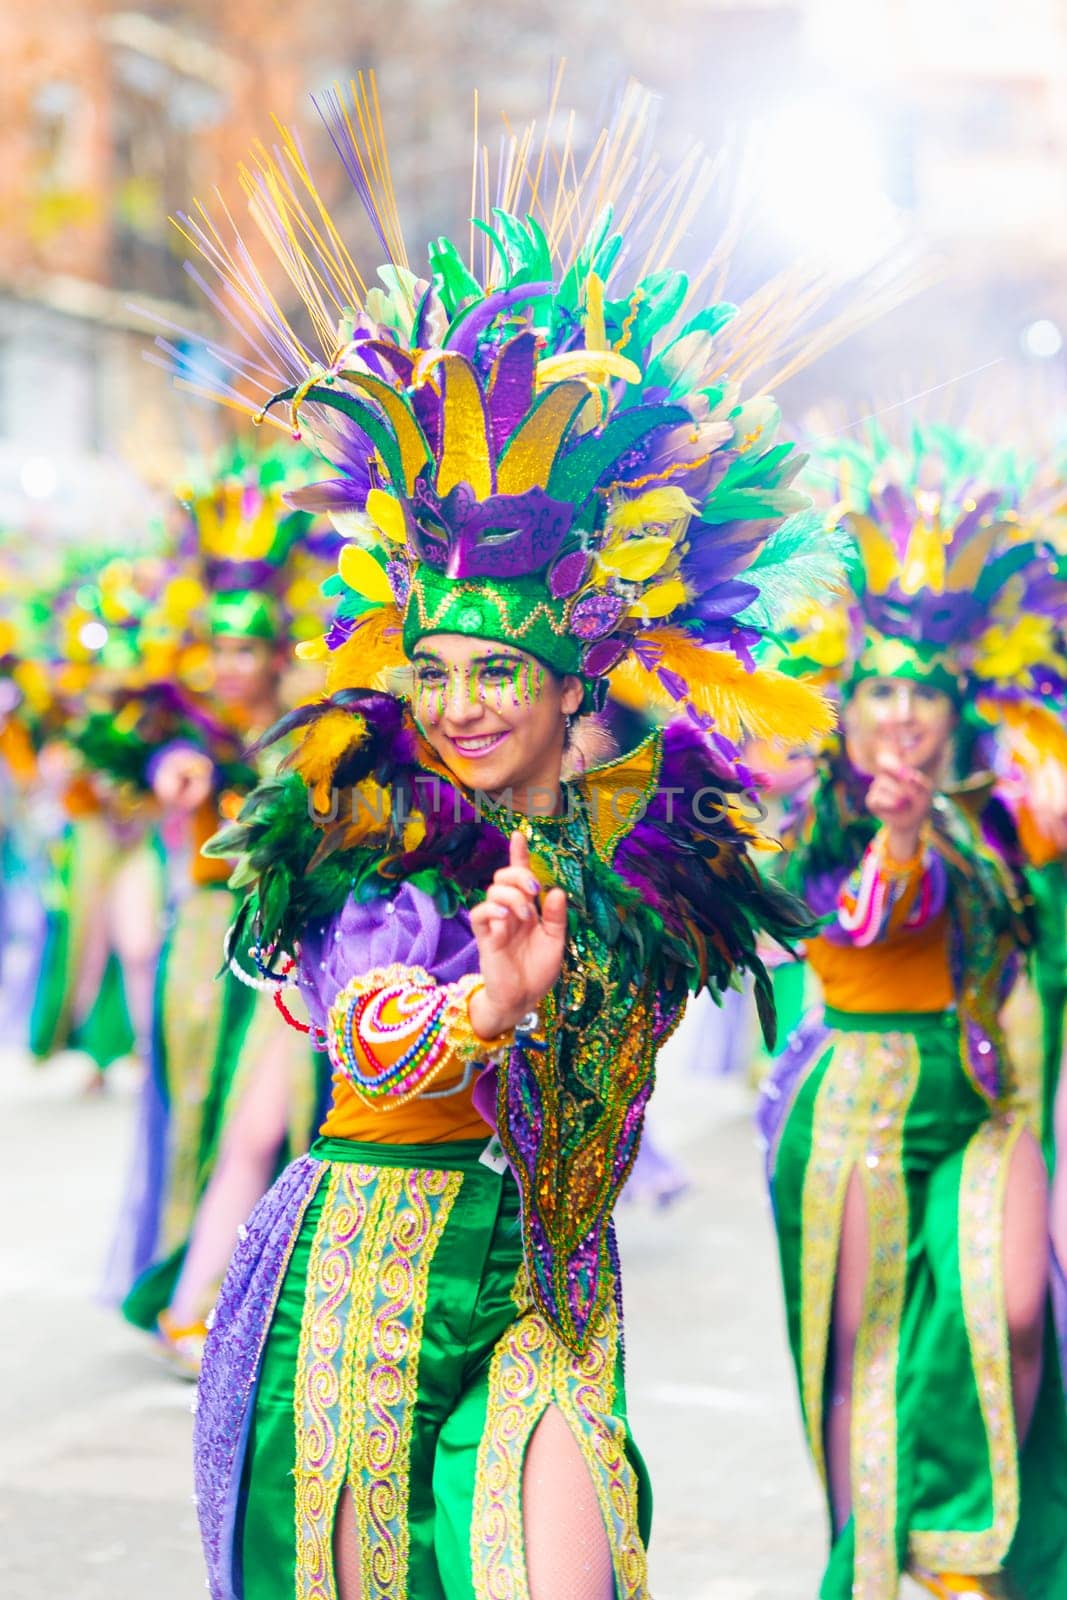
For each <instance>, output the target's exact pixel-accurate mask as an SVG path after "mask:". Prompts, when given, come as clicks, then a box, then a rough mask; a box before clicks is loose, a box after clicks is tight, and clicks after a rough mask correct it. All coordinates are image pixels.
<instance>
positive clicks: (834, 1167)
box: [800, 1033, 864, 1487]
mask: <svg viewBox="0 0 1067 1600" xmlns="http://www.w3.org/2000/svg"><path fill="white" fill-rule="evenodd" d="M863 1039H864V1036H863V1035H862V1034H854V1033H853V1034H844V1035H838V1036H837V1038H836V1039H835V1040H834V1043H833V1048H832V1053H831V1056H830V1060H829V1062H828V1063H827V1066H826V1071H825V1074H824V1076H823V1081H822V1083H821V1084H820V1085H819V1088H818V1091H817V1093H816V1096H815V1106H814V1109H813V1113H812V1125H811V1155H810V1156H809V1158H808V1164H807V1170H806V1171H805V1174H804V1190H803V1194H802V1196H801V1235H800V1236H801V1285H802V1287H801V1304H800V1372H801V1402H802V1406H803V1411H804V1427H805V1430H806V1432H807V1435H808V1448H809V1449H810V1451H811V1454H812V1459H813V1461H814V1463H815V1468H816V1471H817V1472H818V1474H819V1477H820V1478H821V1479H822V1482H823V1485H824V1487H825V1485H826V1482H827V1477H826V1452H825V1446H824V1443H823V1388H824V1382H825V1376H826V1350H827V1344H828V1340H829V1331H830V1311H831V1307H832V1305H833V1298H834V1278H835V1276H836V1272H837V1256H838V1250H839V1247H840V1241H841V1218H842V1215H843V1212H844V1206H845V1191H846V1189H847V1187H848V1180H849V1176H850V1171H851V1168H850V1166H849V1164H848V1162H847V1160H846V1157H847V1156H848V1155H849V1153H850V1151H851V1153H852V1155H853V1156H855V1147H856V1145H857V1143H858V1139H857V1135H856V1131H855V1110H856V1105H857V1102H858V1097H859V1077H860V1073H861V1070H862V1045H863Z"/></svg>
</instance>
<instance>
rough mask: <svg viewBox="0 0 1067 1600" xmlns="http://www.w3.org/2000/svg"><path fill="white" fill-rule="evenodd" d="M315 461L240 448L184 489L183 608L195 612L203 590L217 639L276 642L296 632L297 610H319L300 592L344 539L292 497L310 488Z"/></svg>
mask: <svg viewBox="0 0 1067 1600" xmlns="http://www.w3.org/2000/svg"><path fill="white" fill-rule="evenodd" d="M313 459H314V458H313V457H312V456H311V455H310V453H309V452H307V451H299V450H293V449H289V450H279V449H273V450H250V449H248V448H247V447H245V446H244V445H241V444H236V445H234V446H233V447H231V448H230V449H229V450H228V451H227V452H226V453H225V454H223V455H222V456H220V458H219V459H218V460H217V461H216V462H215V463H214V464H213V465H212V467H211V468H210V469H209V470H207V471H206V472H203V473H202V474H201V475H200V476H199V477H196V478H194V479H192V480H191V481H189V482H187V483H185V484H182V485H180V486H179V487H178V488H177V490H176V494H177V498H178V499H179V501H180V502H181V503H182V504H183V505H184V506H185V508H186V511H187V513H188V519H187V523H186V526H185V528H184V530H183V532H182V534H181V536H180V538H179V547H178V552H177V559H178V570H177V571H176V578H177V582H178V587H179V589H180V596H179V599H178V600H177V601H176V602H175V603H176V604H179V609H186V610H187V611H189V610H193V609H195V607H194V606H193V604H192V602H193V600H194V598H195V597H194V596H193V591H192V587H191V586H192V585H199V587H200V589H201V591H202V592H203V595H204V597H205V599H206V623H207V629H208V631H209V632H210V633H213V634H219V633H228V634H239V635H242V636H245V637H254V638H262V639H270V640H276V639H278V638H279V636H282V637H284V636H286V635H287V634H288V632H289V628H290V623H291V620H292V615H293V613H294V612H297V611H299V610H301V609H302V610H304V611H306V610H308V609H309V608H312V607H313V602H312V601H310V600H309V598H308V596H307V594H306V593H303V591H302V589H301V590H299V591H298V592H297V593H295V594H294V593H293V592H292V590H293V586H294V584H295V583H297V582H298V581H301V580H302V579H303V578H304V577H306V576H307V575H308V571H309V564H310V565H311V566H312V567H313V564H314V562H315V561H316V560H318V561H319V562H322V561H324V560H325V559H326V557H327V553H328V552H331V551H332V552H334V553H335V552H336V546H337V543H338V541H337V538H336V535H334V534H333V531H332V529H331V528H330V526H329V524H328V522H326V519H325V518H321V517H320V518H317V519H316V518H315V517H314V516H313V515H311V514H310V513H309V512H307V511H302V510H298V509H294V508H293V507H292V506H290V505H289V504H287V502H286V498H285V497H286V494H287V492H288V491H291V490H295V489H296V488H297V487H298V486H299V485H302V484H304V483H306V482H307V479H308V476H309V471H308V469H309V466H310V464H311V462H312V461H313ZM298 566H299V568H300V572H299V574H298V573H297V570H296V569H297V567H298ZM323 576H325V573H323ZM179 602H180V603H179ZM300 636H301V637H302V636H303V634H301V635H300Z"/></svg>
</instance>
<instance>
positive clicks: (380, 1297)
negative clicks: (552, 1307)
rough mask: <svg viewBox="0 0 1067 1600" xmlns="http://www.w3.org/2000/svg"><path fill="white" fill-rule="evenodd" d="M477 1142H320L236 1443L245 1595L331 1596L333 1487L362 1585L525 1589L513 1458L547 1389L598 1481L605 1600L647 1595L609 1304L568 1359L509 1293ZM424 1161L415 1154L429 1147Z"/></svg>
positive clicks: (497, 1198)
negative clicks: (585, 1343)
mask: <svg viewBox="0 0 1067 1600" xmlns="http://www.w3.org/2000/svg"><path fill="white" fill-rule="evenodd" d="M483 1148H484V1147H483V1146H482V1145H481V1144H452V1145H431V1146H421V1147H400V1146H389V1145H357V1144H354V1143H351V1142H349V1141H345V1140H326V1139H320V1140H319V1141H317V1143H316V1144H315V1146H314V1147H313V1151H312V1153H313V1154H314V1155H316V1156H318V1157H320V1158H321V1159H322V1161H323V1173H322V1177H321V1180H320V1182H319V1185H318V1188H317V1190H316V1193H315V1196H314V1198H313V1199H312V1201H311V1203H310V1205H309V1206H308V1208H307V1210H306V1212H305V1213H304V1217H303V1221H302V1224H301V1226H300V1229H299V1233H298V1235H297V1238H296V1240H295V1242H294V1245H293V1248H292V1254H291V1256H290V1260H289V1266H288V1270H287V1272H286V1276H285V1279H284V1281H283V1284H282V1288H281V1292H280V1295H279V1298H278V1301H277V1304H276V1308H275V1312H274V1317H273V1321H272V1323H271V1327H270V1332H269V1334H268V1338H267V1343H266V1348H265V1354H264V1359H263V1363H262V1368H261V1374H260V1379H259V1384H258V1388H257V1392H256V1397H255V1404H254V1411H253V1417H252V1423H251V1431H250V1434H249V1440H248V1448H247V1452H246V1457H245V1467H244V1476H243V1480H242V1510H241V1519H240V1522H239V1530H238V1539H239V1547H240V1552H241V1569H242V1576H243V1589H242V1592H243V1595H244V1597H245V1600H313V1597H314V1600H318V1597H322V1600H325V1597H327V1596H332V1595H333V1593H334V1589H333V1586H332V1576H331V1574H332V1539H333V1529H334V1523H335V1520H336V1513H337V1504H338V1500H339V1498H340V1495H341V1493H342V1491H343V1490H344V1489H345V1488H347V1489H348V1490H349V1491H350V1492H351V1494H352V1496H353V1501H354V1509H355V1512H356V1521H357V1525H358V1529H359V1541H360V1551H359V1566H360V1581H361V1593H362V1600H386V1597H388V1600H406V1597H410V1600H491V1597H493V1596H496V1595H499V1594H504V1593H507V1594H509V1595H514V1596H515V1597H516V1600H520V1597H521V1596H523V1595H525V1593H526V1581H525V1563H524V1558H523V1547H522V1527H523V1524H522V1501H521V1484H522V1465H523V1459H524V1453H525V1449H526V1445H527V1444H528V1442H529V1439H530V1437H531V1435H532V1433H533V1430H534V1428H535V1426H536V1424H537V1422H538V1420H539V1419H540V1417H541V1415H542V1414H543V1413H544V1411H545V1409H546V1407H547V1406H548V1405H556V1406H558V1407H559V1408H560V1410H561V1411H562V1413H563V1415H564V1417H565V1419H566V1421H567V1422H568V1424H569V1426H570V1428H571V1431H572V1433H573V1434H574V1436H575V1438H576V1439H577V1441H578V1444H579V1447H580V1449H581V1451H582V1454H583V1458H584V1459H585V1461H586V1463H587V1465H588V1467H589V1470H590V1474H591V1477H592V1480H593V1483H594V1486H595V1488H596V1492H597V1495H598V1499H599V1503H600V1506H601V1511H602V1515H603V1517H604V1520H605V1525H606V1527H607V1531H608V1535H609V1540H610V1543H611V1548H612V1551H613V1557H614V1562H615V1571H616V1594H617V1597H618V1600H645V1596H646V1594H647V1580H646V1575H645V1571H646V1569H645V1543H646V1540H647V1534H648V1524H649V1518H650V1495H649V1490H648V1483H647V1479H646V1476H645V1472H644V1468H643V1465H642V1463H641V1460H640V1457H639V1456H638V1455H637V1452H636V1450H635V1449H634V1446H633V1443H632V1440H631V1438H630V1434H629V1428H628V1424H627V1420H626V1409H625V1397H624V1391H623V1374H622V1359H621V1343H620V1338H619V1327H618V1318H617V1313H616V1310H615V1307H614V1305H612V1306H611V1307H610V1308H609V1310H608V1311H607V1312H605V1313H603V1314H602V1315H601V1317H600V1319H599V1322H598V1324H597V1326H596V1328H595V1330H594V1337H593V1339H592V1341H591V1344H590V1348H589V1350H588V1351H587V1352H586V1354H585V1355H584V1356H582V1357H579V1356H576V1355H574V1354H572V1353H571V1352H570V1351H569V1350H567V1349H566V1348H565V1347H564V1346H563V1345H562V1344H561V1343H560V1341H559V1340H558V1339H557V1338H556V1336H555V1334H554V1333H553V1332H552V1330H551V1329H550V1328H549V1327H548V1325H547V1324H546V1323H545V1321H544V1319H543V1318H542V1317H541V1316H540V1314H539V1313H538V1312H536V1311H535V1310H534V1309H533V1308H532V1306H531V1304H530V1301H529V1297H528V1294H527V1293H526V1291H525V1288H524V1269H523V1265H522V1248H521V1240H520V1233H519V1214H518V1191H517V1189H516V1186H515V1184H514V1182H513V1180H512V1178H511V1176H510V1174H508V1173H504V1174H499V1173H497V1172H495V1171H493V1170H491V1169H490V1168H489V1167H487V1166H486V1165H484V1164H483V1163H482V1162H481V1161H480V1159H479V1158H480V1156H481V1154H482V1150H483ZM431 1162H432V1163H433V1165H429V1163H431Z"/></svg>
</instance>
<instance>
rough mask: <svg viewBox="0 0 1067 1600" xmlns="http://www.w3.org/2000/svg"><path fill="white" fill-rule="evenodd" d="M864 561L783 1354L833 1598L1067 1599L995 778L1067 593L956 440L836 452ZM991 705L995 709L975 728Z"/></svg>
mask: <svg viewBox="0 0 1067 1600" xmlns="http://www.w3.org/2000/svg"><path fill="white" fill-rule="evenodd" d="M818 464H819V466H820V468H821V469H822V470H823V472H825V473H829V474H831V475H834V474H836V476H835V482H836V484H837V486H838V489H839V492H840V505H839V509H840V510H841V511H842V512H843V513H844V515H845V520H846V525H847V527H848V528H849V529H850V530H851V531H852V532H853V534H854V536H855V539H856V542H857V560H856V565H855V569H854V574H853V580H852V587H851V593H850V595H849V597H848V610H847V614H844V613H842V615H841V616H840V617H835V616H833V615H832V614H831V615H830V616H829V617H818V618H814V617H813V628H812V631H811V632H810V633H809V634H807V635H801V637H800V638H799V639H798V640H797V641H796V645H795V654H796V658H797V661H798V664H803V666H804V667H805V668H807V669H809V670H810V668H811V666H812V664H813V660H814V658H815V656H816V655H817V654H822V655H823V657H824V658H825V646H826V629H827V626H830V627H831V629H832V631H833V636H834V637H835V638H836V639H837V640H838V641H839V643H840V645H841V646H842V650H841V654H840V655H839V658H838V662H837V670H838V675H839V680H840V683H841V694H842V701H843V724H844V737H843V739H842V740H841V742H840V743H839V744H836V745H835V746H834V747H833V748H832V749H831V750H830V751H829V752H828V754H827V755H826V756H825V757H824V759H823V760H822V762H821V763H820V767H819V771H818V773H817V776H816V779H815V782H814V786H813V788H812V790H811V793H810V794H809V795H808V797H807V801H806V805H805V806H804V807H803V808H802V810H801V812H800V814H799V816H798V818H797V820H796V823H795V828H794V830H793V833H792V839H791V843H792V849H793V855H792V858H791V861H790V871H789V875H788V880H787V881H789V882H791V884H792V885H793V886H794V887H796V888H798V889H801V890H803V892H804V893H805V895H806V896H807V898H808V900H809V903H810V904H811V906H812V908H813V910H814V911H816V912H817V913H819V914H820V915H824V916H827V917H828V918H829V919H830V920H829V921H828V923H827V924H826V926H825V927H824V928H823V929H822V930H821V931H820V933H819V935H818V937H816V938H815V939H812V940H810V941H809V943H808V954H809V960H810V962H811V965H812V967H813V968H814V970H815V972H816V974H817V976H818V977H819V979H820V981H821V983H822V987H823V991H824V994H825V1011H824V1015H823V1023H824V1027H823V1029H822V1030H821V1031H819V1032H817V1033H816V1034H815V1035H814V1037H813V1038H811V1037H809V1038H808V1039H807V1040H806V1044H807V1048H806V1049H792V1050H788V1051H786V1052H785V1054H784V1055H783V1056H782V1057H781V1058H780V1060H779V1062H778V1064H777V1068H776V1072H775V1074H774V1075H773V1077H772V1079H771V1081H770V1082H769V1084H768V1086H767V1090H766V1096H765V1099H764V1103H763V1106H762V1108H761V1119H762V1124H763V1129H764V1132H765V1134H766V1135H767V1138H768V1141H769V1150H768V1163H769V1173H770V1183H771V1193H772V1197H773V1202H774V1215H775V1221H776V1226H777V1231H778V1242H779V1249H780V1255H781V1264H782V1275H783V1283H784V1288H785V1297H786V1310H787V1319H788V1329H789V1338H790V1344H791V1347H792V1351H793V1357H794V1361H795V1364H796V1372H797V1381H798V1385H799V1389H800V1397H801V1405H802V1410H803V1416H804V1424H805V1428H806V1432H807V1436H808V1443H809V1446H810V1449H811V1452H812V1455H813V1457H814V1459H815V1462H816V1465H817V1467H818V1469H819V1473H820V1476H821V1477H822V1480H823V1483H824V1486H825V1490H826V1495H827V1504H828V1513H829V1518H830V1525H831V1534H832V1546H831V1554H830V1560H829V1564H828V1566H827V1569H826V1572H825V1575H824V1577H823V1581H822V1586H821V1588H820V1595H821V1596H823V1597H824V1600H846V1597H860V1600H888V1597H890V1596H893V1595H895V1594H896V1593H897V1585H898V1581H899V1576H900V1574H901V1573H902V1572H904V1571H905V1570H907V1571H909V1572H910V1573H911V1574H912V1575H913V1576H914V1577H915V1578H916V1580H917V1581H918V1582H919V1583H920V1584H921V1585H922V1586H923V1587H924V1588H925V1589H927V1590H928V1591H929V1592H930V1593H932V1594H936V1595H941V1596H949V1595H957V1594H967V1595H976V1596H977V1595H999V1594H1000V1593H1001V1592H1002V1591H1001V1589H1000V1588H999V1587H998V1584H999V1583H1000V1582H1001V1576H1000V1575H1003V1578H1004V1579H1005V1580H1006V1581H1007V1582H1008V1584H1009V1586H1010V1592H1011V1593H1012V1594H1013V1595H1015V1594H1018V1595H1020V1596H1023V1597H1034V1600H1037V1597H1039V1596H1046V1595H1053V1594H1058V1593H1059V1592H1060V1591H1061V1590H1063V1591H1064V1592H1065V1593H1067V1413H1065V1410H1064V1400H1063V1391H1062V1386H1061V1380H1060V1373H1059V1368H1058V1364H1057V1362H1056V1360H1055V1352H1054V1344H1053V1342H1052V1339H1051V1318H1050V1316H1049V1293H1048V1290H1049V1238H1048V1175H1047V1170H1046V1165H1045V1161H1044V1157H1043V1154H1042V1150H1041V1144H1040V1139H1039V1127H1040V1108H1039V1104H1038V1095H1037V1093H1036V1086H1035V1085H1034V1084H1032V1083H1024V1082H1020V1081H1019V1080H1018V1078H1017V1076H1016V1074H1015V1071H1014V1066H1013V1061H1012V1057H1011V1054H1010V1049H1009V1042H1008V1041H1006V1040H1005V1038H1004V1037H1003V1034H1002V1032H1001V1028H1000V1025H999V1021H998V1015H999V1012H1000V1008H1001V1006H1002V1004H1003V1001H1004V999H1005V998H1006V995H1007V993H1008V992H1009V990H1010V988H1011V984H1012V981H1013V975H1014V974H1015V973H1016V971H1017V970H1018V966H1019V961H1020V959H1021V957H1022V955H1023V954H1024V953H1025V952H1026V951H1027V950H1028V949H1030V948H1031V946H1032V943H1033V938H1034V922H1033V915H1032V907H1031V905H1030V903H1029V898H1028V895H1027V891H1026V883H1025V879H1024V877H1023V873H1022V858H1021V854H1020V851H1019V848H1018V842H1017V838H1016V834H1015V830H1014V828H1013V826H1012V822H1011V818H1010V816H1009V815H1008V813H1007V811H1006V810H1005V808H1004V806H1003V805H1002V804H1001V803H1000V802H999V801H998V799H997V798H996V797H995V795H994V793H993V781H992V778H991V776H990V775H989V774H988V773H983V772H982V771H980V770H975V767H974V763H975V757H976V752H977V751H980V749H981V748H982V736H983V734H987V735H988V733H989V732H990V731H991V729H992V727H993V726H994V723H993V722H992V721H991V720H990V719H995V718H996V717H997V716H998V714H999V712H1000V708H1001V707H1003V706H1014V707H1016V708H1018V707H1019V706H1020V705H1024V704H1030V705H1033V706H1034V707H1035V708H1040V706H1041V705H1042V704H1043V703H1044V702H1045V701H1046V700H1047V687H1048V685H1049V684H1050V683H1051V682H1052V681H1053V680H1054V679H1055V677H1056V676H1057V675H1059V674H1061V673H1062V671H1063V669H1064V665H1065V663H1064V661H1063V659H1062V657H1061V656H1060V654H1059V652H1058V647H1057V642H1056V638H1055V632H1054V630H1053V629H1052V628H1051V627H1050V626H1049V625H1048V624H1049V619H1050V618H1051V617H1052V616H1053V615H1054V614H1055V613H1056V611H1057V610H1060V611H1062V607H1063V605H1064V601H1065V599H1067V572H1065V571H1064V569H1063V566H1062V563H1061V562H1060V561H1058V560H1057V558H1056V557H1055V555H1054V554H1053V553H1052V552H1051V551H1050V549H1049V548H1048V546H1047V545H1046V544H1044V542H1043V541H1042V540H1041V538H1040V537H1038V536H1034V537H1031V536H1030V535H1029V534H1028V533H1027V532H1026V530H1025V527H1024V526H1020V514H1021V513H1020V508H1019V507H1018V505H1017V504H1016V503H1015V501H1014V497H1013V496H1012V494H1011V493H1010V492H1008V491H1006V490H1004V489H1003V488H1002V487H1001V486H1000V485H999V484H998V483H997V482H996V481H993V482H990V481H989V480H988V479H984V478H983V475H982V456H981V453H980V452H979V451H977V450H976V449H971V448H965V447H964V445H963V444H962V443H961V442H960V441H958V440H955V439H954V438H953V437H952V436H950V435H947V434H946V433H944V432H941V431H931V432H928V433H925V434H924V433H918V434H917V435H916V437H915V439H914V441H913V445H912V448H911V450H910V451H904V452H892V451H890V450H889V449H888V448H887V447H885V446H884V445H879V442H878V441H877V440H875V442H874V443H873V445H872V446H871V447H870V449H869V451H868V450H867V449H865V448H864V447H863V446H861V445H858V444H850V445H848V446H844V447H842V448H841V450H840V452H839V453H838V454H837V455H835V456H833V457H829V456H823V457H821V458H820V460H819V463H818ZM979 710H980V711H981V714H982V715H981V717H979Z"/></svg>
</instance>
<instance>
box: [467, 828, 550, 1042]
mask: <svg viewBox="0 0 1067 1600" xmlns="http://www.w3.org/2000/svg"><path fill="white" fill-rule="evenodd" d="M540 893H541V885H540V884H539V883H538V881H537V879H536V878H535V877H534V875H533V873H532V872H531V870H530V850H529V846H528V845H527V843H526V839H525V837H524V835H523V834H521V833H517V832H516V833H513V834H512V835H511V848H510V860H509V862H508V865H507V866H506V867H501V868H500V870H499V871H498V872H496V873H495V874H494V876H493V881H492V883H491V884H490V885H489V889H488V891H487V893H486V896H485V899H484V900H483V901H482V903H481V904H480V905H477V906H475V908H474V910H473V911H472V912H471V927H472V928H473V930H474V936H475V938H476V939H477V941H478V964H479V967H480V970H481V977H482V982H483V984H484V985H485V987H484V988H483V989H477V990H475V992H474V994H472V996H471V999H470V1019H471V1025H472V1026H473V1028H474V1031H475V1032H476V1033H477V1034H479V1035H480V1036H481V1037H482V1038H483V1039H493V1038H495V1037H496V1036H497V1034H500V1033H505V1032H507V1030H508V1029H509V1028H514V1027H515V1025H516V1024H517V1023H519V1022H521V1020H522V1018H523V1017H524V1016H525V1015H526V1014H527V1012H529V1011H532V1010H534V1008H535V1007H536V1006H537V1005H538V1004H539V1003H540V1002H541V1001H542V1000H543V999H544V997H545V995H546V994H547V993H548V991H549V990H550V989H551V988H552V985H553V984H554V983H555V981H556V979H557V978H558V977H559V972H560V967H561V966H562V963H563V948H564V945H565V944H566V940H567V896H566V895H565V894H564V892H563V890H562V889H549V891H548V893H547V894H546V895H545V897H544V900H543V901H541V903H540V907H539V906H538V900H539V896H540Z"/></svg>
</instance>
